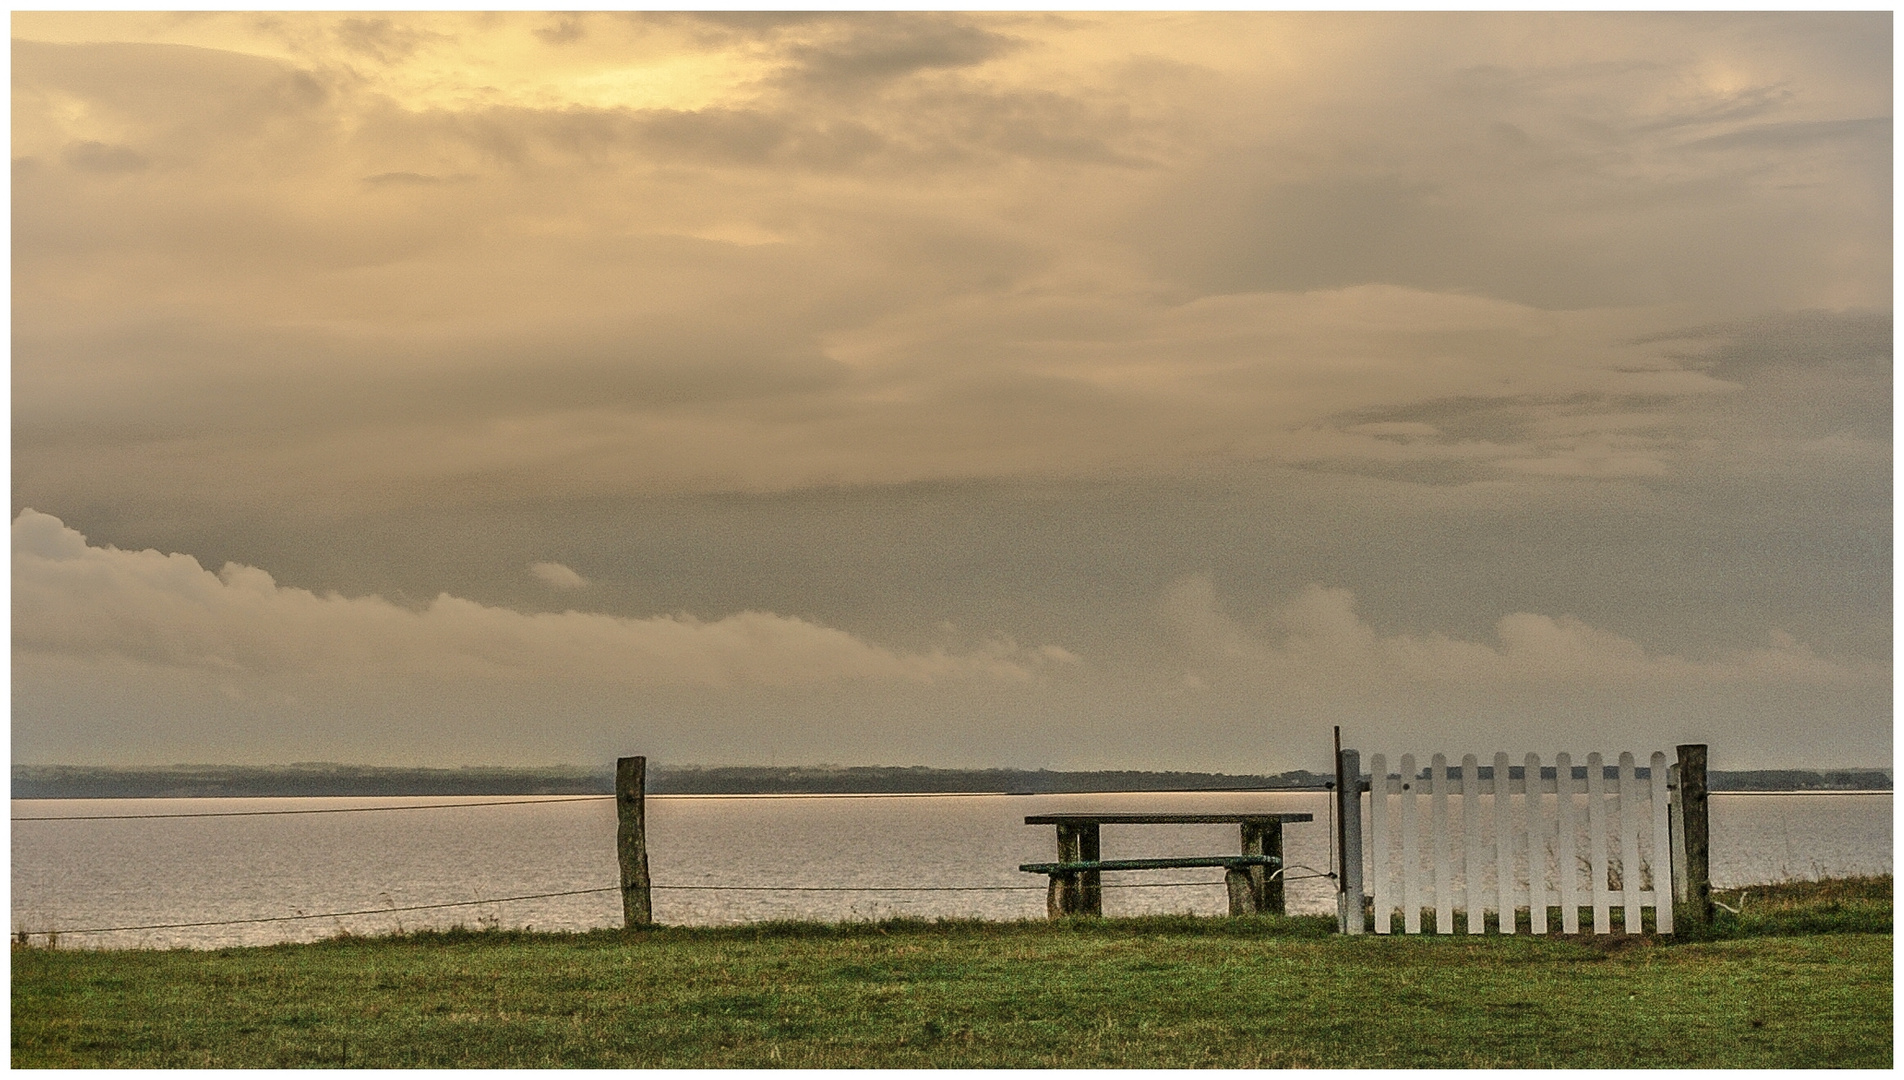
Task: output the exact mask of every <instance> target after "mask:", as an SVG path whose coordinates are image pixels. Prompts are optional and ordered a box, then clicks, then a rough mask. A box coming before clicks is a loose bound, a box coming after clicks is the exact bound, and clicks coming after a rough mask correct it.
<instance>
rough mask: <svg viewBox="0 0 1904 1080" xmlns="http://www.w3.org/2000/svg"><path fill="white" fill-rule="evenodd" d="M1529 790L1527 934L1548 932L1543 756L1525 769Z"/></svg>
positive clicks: (1530, 761) (1533, 758)
mask: <svg viewBox="0 0 1904 1080" xmlns="http://www.w3.org/2000/svg"><path fill="white" fill-rule="evenodd" d="M1521 771H1522V773H1523V774H1524V775H1525V776H1526V778H1527V779H1526V787H1527V932H1528V933H1530V934H1545V933H1546V932H1547V815H1546V813H1545V812H1544V808H1545V806H1546V802H1545V801H1544V800H1543V799H1542V798H1541V795H1540V789H1541V787H1542V786H1543V785H1542V784H1541V782H1540V755H1539V754H1529V755H1527V763H1526V764H1525V765H1523V766H1522V767H1521Z"/></svg>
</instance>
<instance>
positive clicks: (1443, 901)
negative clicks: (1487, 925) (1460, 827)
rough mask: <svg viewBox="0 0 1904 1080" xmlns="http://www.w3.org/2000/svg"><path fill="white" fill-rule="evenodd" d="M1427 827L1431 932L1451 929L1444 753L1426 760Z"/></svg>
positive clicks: (1451, 878)
mask: <svg viewBox="0 0 1904 1080" xmlns="http://www.w3.org/2000/svg"><path fill="white" fill-rule="evenodd" d="M1428 831H1429V837H1428V840H1429V843H1431V844H1432V845H1433V846H1434V849H1435V850H1434V854H1435V933H1437V934H1452V933H1454V874H1453V872H1452V871H1451V870H1450V869H1449V866H1448V849H1449V848H1450V847H1451V846H1453V838H1452V837H1450V836H1449V835H1448V755H1446V754H1436V755H1435V756H1434V757H1432V758H1430V759H1429V761H1428Z"/></svg>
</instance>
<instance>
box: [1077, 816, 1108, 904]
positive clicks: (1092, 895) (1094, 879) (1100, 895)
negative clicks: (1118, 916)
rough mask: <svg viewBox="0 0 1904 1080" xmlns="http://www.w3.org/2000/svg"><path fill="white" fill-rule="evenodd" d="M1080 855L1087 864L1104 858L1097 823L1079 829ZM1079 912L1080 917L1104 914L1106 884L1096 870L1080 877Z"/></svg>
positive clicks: (1086, 872)
mask: <svg viewBox="0 0 1904 1080" xmlns="http://www.w3.org/2000/svg"><path fill="white" fill-rule="evenodd" d="M1078 854H1079V855H1080V856H1082V857H1083V861H1085V862H1096V861H1098V859H1100V858H1102V856H1101V855H1100V854H1099V847H1098V827H1097V823H1095V822H1093V823H1091V824H1089V825H1085V826H1082V827H1081V828H1080V829H1079V832H1078ZM1077 911H1078V914H1080V915H1100V916H1101V915H1103V914H1104V884H1103V880H1102V875H1100V874H1099V873H1098V872H1097V871H1096V870H1086V871H1085V872H1084V873H1082V874H1079V875H1078V903H1077Z"/></svg>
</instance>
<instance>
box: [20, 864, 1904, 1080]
mask: <svg viewBox="0 0 1904 1080" xmlns="http://www.w3.org/2000/svg"><path fill="white" fill-rule="evenodd" d="M1751 892H1752V894H1753V895H1752V896H1751V898H1750V899H1748V900H1747V902H1746V904H1745V907H1744V911H1743V913H1742V914H1741V915H1739V916H1733V915H1731V914H1729V913H1725V912H1721V919H1720V922H1719V923H1718V924H1716V925H1715V927H1714V928H1713V930H1712V931H1711V932H1710V933H1708V934H1705V935H1701V937H1702V938H1703V940H1691V939H1690V937H1689V936H1688V935H1681V936H1680V937H1679V938H1678V939H1673V940H1670V941H1668V940H1667V939H1644V938H1637V937H1636V938H1632V939H1627V938H1606V937H1603V938H1597V939H1595V938H1571V939H1555V938H1541V939H1533V938H1527V937H1506V938H1503V937H1486V938H1479V939H1475V938H1468V937H1466V936H1465V935H1463V936H1455V937H1444V938H1434V937H1421V938H1409V939H1403V938H1388V939H1377V938H1371V937H1362V938H1344V937H1338V936H1336V935H1333V934H1331V933H1329V929H1330V924H1329V923H1328V922H1327V921H1325V920H1320V919H1306V918H1292V919H1282V918H1273V917H1267V916H1264V917H1257V918H1244V919H1203V918H1191V917H1173V918H1143V919H1107V920H1078V921H1075V922H1068V923H1062V924H1056V925H1052V924H1045V923H980V922H947V923H920V922H885V923H862V924H846V925H820V924H763V925H757V926H750V927H741V928H727V929H684V928H673V929H657V930H652V931H647V932H639V933H622V932H618V931H602V932H597V933H591V934H579V935H553V934H523V933H513V932H508V931H450V932H440V933H422V934H413V935H407V936H403V937H389V938H343V939H336V940H332V941H327V942H322V943H318V944H314V945H285V946H274V947H270V948H257V949H227V950H220V951H214V952H191V951H171V952H143V951H120V952H81V951H71V950H48V949H39V948H21V947H16V948H15V949H14V950H13V953H12V961H13V1065H14V1066H15V1067H35V1066H121V1067H192V1066H214V1067H216V1066H246V1067H297V1066H338V1065H348V1066H352V1067H357V1066H363V1067H406V1066H429V1067H511V1066H646V1067H660V1066H676V1067H681V1066H702V1067H725V1066H748V1067H776V1066H788V1067H791V1066H804V1067H848V1066H879V1067H922V1066H1010V1067H1030V1068H1041V1067H1059V1066H1106V1067H1112V1066H1123V1067H1202V1066H1211V1067H1282V1066H1331V1067H1384V1066H1385V1067H1422V1066H1446V1067H1490V1066H1527V1067H1549V1066H1562V1067H1574V1068H1584V1067H1595V1066H1615V1067H1618V1066H1627V1067H1831V1066H1857V1067H1869V1068H1885V1067H1889V1066H1890V1064H1891V1056H1892V1050H1891V1043H1892V1035H1891V908H1892V905H1891V879H1890V878H1888V877H1885V878H1875V879H1855V880H1841V881H1832V882H1822V883H1809V884H1806V883H1794V884H1788V885H1780V886H1767V887H1762V888H1757V889H1754V890H1751ZM1736 895H1737V894H1736V891H1733V890H1728V891H1727V892H1726V893H1725V894H1723V897H1724V899H1725V900H1726V901H1727V902H1728V903H1730V902H1733V901H1734V900H1735V898H1736ZM1735 906H1736V905H1735Z"/></svg>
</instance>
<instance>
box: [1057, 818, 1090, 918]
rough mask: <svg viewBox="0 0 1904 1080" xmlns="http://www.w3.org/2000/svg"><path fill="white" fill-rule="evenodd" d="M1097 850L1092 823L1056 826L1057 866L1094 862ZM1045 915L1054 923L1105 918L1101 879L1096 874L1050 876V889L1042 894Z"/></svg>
mask: <svg viewBox="0 0 1904 1080" xmlns="http://www.w3.org/2000/svg"><path fill="white" fill-rule="evenodd" d="M1100 850H1101V847H1100V844H1099V832H1098V826H1097V824H1096V823H1095V822H1079V823H1069V822H1067V823H1064V824H1061V825H1059V826H1058V861H1059V862H1066V863H1075V862H1097V861H1098V859H1099V857H1100V855H1099V853H1100ZM1045 914H1047V915H1049V916H1051V917H1052V918H1054V919H1061V918H1063V917H1065V916H1066V915H1102V914H1104V886H1103V878H1102V876H1101V875H1100V874H1099V873H1098V872H1097V871H1096V870H1083V871H1078V872H1074V873H1069V874H1053V875H1051V886H1050V888H1048V889H1046V890H1045Z"/></svg>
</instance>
